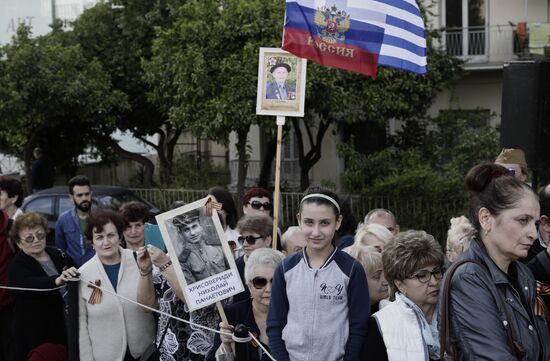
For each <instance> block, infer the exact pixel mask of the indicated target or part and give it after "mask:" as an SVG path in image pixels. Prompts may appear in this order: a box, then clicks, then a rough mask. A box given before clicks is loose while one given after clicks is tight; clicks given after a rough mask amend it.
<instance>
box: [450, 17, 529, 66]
mask: <svg viewBox="0 0 550 361" xmlns="http://www.w3.org/2000/svg"><path fill="white" fill-rule="evenodd" d="M442 42H443V45H444V46H445V49H446V51H447V53H448V54H450V55H453V56H456V57H459V58H461V59H463V60H464V61H465V62H466V67H467V68H468V67H473V66H479V65H481V64H487V65H497V66H498V65H502V64H503V63H504V62H507V61H512V60H520V59H530V58H532V56H531V55H530V54H529V43H528V41H525V40H523V41H520V39H519V37H518V35H517V32H516V26H515V25H512V24H502V25H490V26H481V27H469V28H446V29H443V30H442Z"/></svg>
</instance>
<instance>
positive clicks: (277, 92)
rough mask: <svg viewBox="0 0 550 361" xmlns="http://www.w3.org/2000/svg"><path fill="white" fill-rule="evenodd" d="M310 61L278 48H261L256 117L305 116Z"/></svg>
mask: <svg viewBox="0 0 550 361" xmlns="http://www.w3.org/2000/svg"><path fill="white" fill-rule="evenodd" d="M306 65H307V61H306V60H305V59H302V58H298V57H297V56H295V55H292V54H290V53H288V52H286V51H284V50H282V49H279V48H260V59H259V66H258V92H257V99H256V114H261V115H280V116H294V117H303V116H304V104H305V90H306Z"/></svg>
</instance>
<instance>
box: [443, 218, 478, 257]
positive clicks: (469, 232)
mask: <svg viewBox="0 0 550 361" xmlns="http://www.w3.org/2000/svg"><path fill="white" fill-rule="evenodd" d="M474 233H475V229H474V226H472V224H471V223H470V221H469V220H468V218H466V217H464V216H460V217H453V218H451V227H450V228H449V230H448V231H447V247H446V249H445V252H446V256H447V259H448V260H449V262H451V263H452V262H454V261H456V259H457V258H458V257H459V256H460V255H461V254H462V253H463V252H464V251H466V250H467V249H468V247H470V240H471V239H472V237H473V236H474Z"/></svg>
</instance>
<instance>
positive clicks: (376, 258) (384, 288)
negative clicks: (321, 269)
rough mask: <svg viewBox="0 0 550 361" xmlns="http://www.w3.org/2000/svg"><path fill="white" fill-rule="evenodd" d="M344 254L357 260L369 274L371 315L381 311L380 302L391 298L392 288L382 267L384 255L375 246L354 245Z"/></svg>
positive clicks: (345, 250)
mask: <svg viewBox="0 0 550 361" xmlns="http://www.w3.org/2000/svg"><path fill="white" fill-rule="evenodd" d="M344 252H346V253H347V254H349V255H350V256H352V257H353V258H355V259H356V260H357V261H358V262H359V263H360V264H361V266H363V268H364V269H365V272H366V273H367V282H368V284H369V298H370V313H371V315H372V314H373V313H375V312H376V311H378V310H379V309H380V301H382V300H384V299H386V298H388V297H389V296H390V288H389V284H388V281H387V280H386V276H385V275H384V269H383V267H382V253H380V251H379V250H378V249H376V248H375V247H373V246H361V245H359V244H354V245H352V246H350V247H348V248H346V249H344Z"/></svg>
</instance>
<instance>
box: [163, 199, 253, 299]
mask: <svg viewBox="0 0 550 361" xmlns="http://www.w3.org/2000/svg"><path fill="white" fill-rule="evenodd" d="M207 201H208V198H203V199H200V200H198V201H195V202H193V203H190V204H186V205H184V206H182V207H179V208H176V209H173V210H171V211H168V212H165V213H162V214H159V215H158V216H156V219H157V223H158V225H159V228H160V231H161V234H162V238H163V240H164V243H165V244H166V248H167V250H168V255H169V256H170V259H171V261H172V264H173V265H174V267H175V271H176V275H177V276H178V281H179V282H180V284H181V288H182V290H183V293H184V296H185V298H186V304H187V306H188V307H189V309H190V310H194V309H198V308H201V307H205V306H207V305H209V304H212V303H215V302H217V301H221V300H223V299H225V298H228V297H230V296H232V295H234V294H237V293H239V292H241V291H242V290H243V289H244V287H243V285H242V282H241V280H240V277H239V273H238V270H237V266H236V265H235V261H234V259H233V254H232V252H231V249H230V247H229V244H228V242H227V239H226V236H225V232H224V231H223V227H222V224H221V222H220V219H219V217H218V214H217V212H216V211H213V212H211V213H212V214H211V215H207V214H206V208H205V204H206V203H207Z"/></svg>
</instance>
